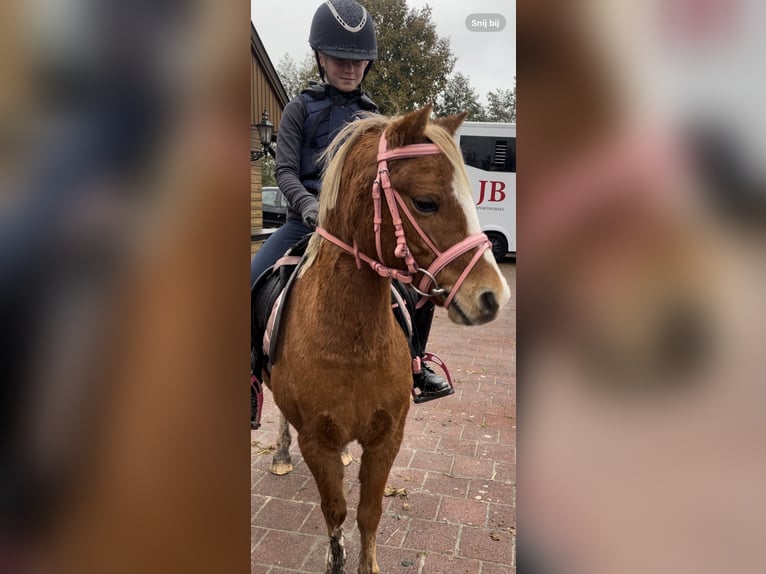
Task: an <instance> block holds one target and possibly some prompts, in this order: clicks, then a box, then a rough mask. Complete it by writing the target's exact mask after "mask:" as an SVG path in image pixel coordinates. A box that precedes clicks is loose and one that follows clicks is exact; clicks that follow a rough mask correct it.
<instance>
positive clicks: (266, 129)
mask: <svg viewBox="0 0 766 574" xmlns="http://www.w3.org/2000/svg"><path fill="white" fill-rule="evenodd" d="M255 127H257V128H258V137H259V138H260V140H261V147H262V148H263V149H260V150H252V149H251V150H250V161H257V160H259V159H261V158H262V157H263V156H265V155H266V154H267V153H268V154H269V155H271V157H275V154H274V148H272V147H271V137H272V136H273V135H274V124H272V123H271V121H270V120H269V112H267V111H266V110H263V114H262V115H261V122H260V123H258V124H255Z"/></svg>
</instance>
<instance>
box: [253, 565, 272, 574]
mask: <svg viewBox="0 0 766 574" xmlns="http://www.w3.org/2000/svg"><path fill="white" fill-rule="evenodd" d="M270 571H271V566H264V565H263V564H250V574H269V572H270Z"/></svg>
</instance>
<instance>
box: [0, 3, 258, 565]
mask: <svg viewBox="0 0 766 574" xmlns="http://www.w3.org/2000/svg"><path fill="white" fill-rule="evenodd" d="M224 4H225V5H224ZM224 4H221V3H217V2H212V1H208V0H199V1H192V0H172V1H164V2H145V1H143V0H140V1H137V2H113V1H108V2H95V1H91V0H67V1H64V2H56V3H50V2H40V1H34V2H11V3H5V4H4V5H3V8H2V13H3V14H2V15H3V18H2V19H0V21H2V22H3V33H2V34H0V43H2V49H0V54H2V56H0V57H1V58H2V60H3V66H2V68H0V69H2V82H0V85H1V86H2V88H0V90H2V91H1V92H0V127H1V128H2V143H3V151H4V153H3V155H2V160H1V163H0V182H2V189H3V193H2V196H0V197H1V199H0V202H1V203H0V321H1V322H2V325H3V328H2V334H1V335H0V337H1V339H2V344H1V345H0V349H2V351H0V352H1V353H2V369H3V374H2V397H1V400H0V405H1V406H0V408H2V413H1V414H0V428H1V432H0V572H3V573H5V572H12V573H15V572H57V573H58V572H65V573H66V572H72V573H74V572H77V573H87V572H94V573H102V572H131V573H135V572H185V573H193V572H207V573H209V572H235V571H242V572H244V571H246V569H247V568H248V567H249V566H248V548H249V546H248V541H249V531H248V528H247V519H248V511H249V508H248V500H249V479H248V477H249V472H248V458H247V452H248V450H247V449H248V446H247V440H248V433H247V408H248V406H247V405H248V401H247V385H246V381H247V370H248V353H247V350H246V349H247V347H246V345H247V337H248V335H247V333H248V317H249V297H248V295H247V285H248V279H247V274H248V271H247V265H246V264H243V261H244V262H246V261H247V259H248V253H249V251H248V248H249V231H248V230H249V219H248V218H249V184H250V182H249V164H248V163H247V161H248V160H247V159H246V157H247V156H246V153H245V152H246V149H247V147H248V146H249V129H248V124H247V121H246V118H247V116H248V114H249V107H248V106H249V101H248V89H247V86H248V78H249V66H250V61H249V52H248V50H247V41H248V38H249V24H248V20H249V12H250V11H249V5H247V4H245V3H243V2H236V3H231V2H228V3H224ZM238 381H239V383H238Z"/></svg>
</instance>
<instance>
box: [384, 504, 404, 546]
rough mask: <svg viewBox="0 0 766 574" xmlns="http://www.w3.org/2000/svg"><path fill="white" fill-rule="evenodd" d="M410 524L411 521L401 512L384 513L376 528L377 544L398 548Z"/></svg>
mask: <svg viewBox="0 0 766 574" xmlns="http://www.w3.org/2000/svg"><path fill="white" fill-rule="evenodd" d="M411 523H412V519H411V518H410V517H408V516H406V515H405V513H403V512H398V513H397V512H386V513H384V514H383V516H381V517H380V526H379V527H378V544H379V545H383V546H396V547H400V546H401V545H402V543H403V542H404V537H405V535H406V534H407V531H408V530H409V529H410V524H411Z"/></svg>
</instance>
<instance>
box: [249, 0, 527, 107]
mask: <svg viewBox="0 0 766 574" xmlns="http://www.w3.org/2000/svg"><path fill="white" fill-rule="evenodd" d="M320 4H321V0H277V1H276V2H275V1H274V0H250V14H251V16H250V17H251V19H252V21H253V24H254V25H255V28H256V30H257V31H258V35H259V36H260V37H261V40H262V41H263V44H264V46H265V47H266V51H267V52H268V54H269V57H270V58H271V61H272V63H273V64H274V66H277V65H278V64H279V61H280V60H281V59H282V57H283V56H284V54H289V55H290V57H292V58H293V59H294V60H295V61H296V62H301V61H302V60H303V58H304V57H305V55H306V54H309V53H310V48H309V44H308V37H309V28H310V26H311V18H312V17H313V15H314V11H315V10H316V8H317V7H318V6H319V5H320ZM362 4H364V0H362ZM426 4H427V5H429V6H431V8H432V20H433V21H434V22H435V23H436V31H437V33H438V34H439V36H440V37H449V39H450V46H451V48H452V53H453V54H454V55H455V56H457V62H456V63H455V71H459V72H462V73H463V74H464V75H466V76H468V77H470V79H471V83H472V84H473V87H474V90H475V91H476V93H477V94H478V95H479V100H480V101H481V102H482V103H486V95H487V92H489V91H490V90H494V89H496V88H503V89H512V88H513V76H514V75H515V74H516V0H471V2H470V3H463V2H455V1H454V0H407V5H408V6H410V7H417V8H420V7H422V6H425V5H426ZM493 13H494V14H501V15H503V16H504V17H505V20H506V25H505V28H504V29H503V30H502V31H499V32H486V31H471V30H469V29H468V28H467V27H466V18H467V17H468V16H469V15H471V14H493Z"/></svg>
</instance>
